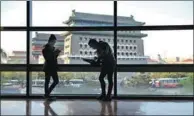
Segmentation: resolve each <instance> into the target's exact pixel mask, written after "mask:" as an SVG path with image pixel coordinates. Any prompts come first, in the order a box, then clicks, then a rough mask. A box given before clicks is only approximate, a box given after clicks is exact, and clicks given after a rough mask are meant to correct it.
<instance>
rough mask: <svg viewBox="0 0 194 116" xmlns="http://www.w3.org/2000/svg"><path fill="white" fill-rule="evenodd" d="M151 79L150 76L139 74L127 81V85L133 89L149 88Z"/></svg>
mask: <svg viewBox="0 0 194 116" xmlns="http://www.w3.org/2000/svg"><path fill="white" fill-rule="evenodd" d="M150 79H151V77H150V75H149V74H137V75H135V76H132V78H131V79H129V80H127V85H128V86H131V87H148V86H149V82H150Z"/></svg>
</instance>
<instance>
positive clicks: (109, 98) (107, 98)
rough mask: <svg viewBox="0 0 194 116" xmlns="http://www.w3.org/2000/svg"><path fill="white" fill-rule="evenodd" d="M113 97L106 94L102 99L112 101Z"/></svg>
mask: <svg viewBox="0 0 194 116" xmlns="http://www.w3.org/2000/svg"><path fill="white" fill-rule="evenodd" d="M111 100H112V97H109V96H106V97H105V98H104V99H102V101H111Z"/></svg>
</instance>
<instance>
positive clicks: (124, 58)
mask: <svg viewBox="0 0 194 116" xmlns="http://www.w3.org/2000/svg"><path fill="white" fill-rule="evenodd" d="M117 21H118V25H122V26H143V25H144V24H145V23H144V22H138V21H135V20H134V17H133V16H131V17H120V16H118V20H117ZM64 23H65V24H67V25H69V26H113V24H114V23H113V16H111V15H99V14H90V13H81V12H76V11H75V10H73V11H72V16H70V17H69V19H68V20H67V21H65V22H64ZM146 36H147V34H143V33H141V32H140V31H118V36H117V58H118V59H117V62H118V64H147V59H148V57H147V56H145V55H144V42H143V39H142V38H143V37H146ZM113 38H114V37H113V31H69V32H66V33H64V39H65V44H64V56H63V58H64V62H65V64H85V63H86V62H83V61H82V59H81V58H83V57H90V56H91V57H92V56H95V55H96V53H95V51H94V50H93V49H91V48H90V47H89V46H88V41H89V40H90V39H96V40H98V41H100V40H101V41H105V42H108V43H109V45H110V47H111V48H112V49H113V40H114V39H113Z"/></svg>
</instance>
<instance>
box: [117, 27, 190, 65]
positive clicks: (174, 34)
mask: <svg viewBox="0 0 194 116" xmlns="http://www.w3.org/2000/svg"><path fill="white" fill-rule="evenodd" d="M123 37H124V39H125V40H129V42H126V43H117V46H126V47H129V48H130V49H125V47H124V49H118V50H117V52H118V53H119V52H124V53H125V54H122V55H118V56H117V57H118V61H117V63H118V64H193V31H192V30H179V31H136V32H134V33H130V32H129V33H127V32H122V31H118V35H117V39H118V40H120V39H121V38H123ZM130 41H136V42H133V43H130ZM127 54H129V55H127Z"/></svg>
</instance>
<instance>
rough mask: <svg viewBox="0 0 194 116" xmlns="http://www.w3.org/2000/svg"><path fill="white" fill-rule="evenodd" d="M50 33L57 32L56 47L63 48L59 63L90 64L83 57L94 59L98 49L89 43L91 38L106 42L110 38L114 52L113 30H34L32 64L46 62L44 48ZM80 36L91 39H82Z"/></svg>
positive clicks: (31, 52)
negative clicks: (43, 53)
mask: <svg viewBox="0 0 194 116" xmlns="http://www.w3.org/2000/svg"><path fill="white" fill-rule="evenodd" d="M50 34H55V36H56V37H57V42H56V44H55V47H56V48H58V49H60V50H61V54H60V55H59V57H58V63H59V64H88V63H87V62H84V61H83V60H82V58H84V57H85V58H86V57H87V58H91V59H92V58H94V57H95V56H96V54H95V51H96V50H95V49H92V48H91V47H89V45H88V42H89V40H90V39H96V38H104V40H105V42H106V41H107V40H108V39H110V40H112V41H111V42H108V44H109V45H110V47H111V49H112V51H113V52H114V48H113V44H114V43H113V32H111V31H64V32H32V39H31V40H32V42H31V43H30V46H31V51H30V55H31V57H30V58H31V63H32V64H43V63H44V58H43V55H42V49H43V46H44V45H45V44H46V43H47V42H48V39H49V37H50ZM80 37H81V38H90V39H87V40H80ZM66 40H69V41H66ZM96 40H97V41H99V40H98V39H96ZM102 41H103V40H102ZM80 46H83V47H80ZM80 53H84V54H80Z"/></svg>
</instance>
